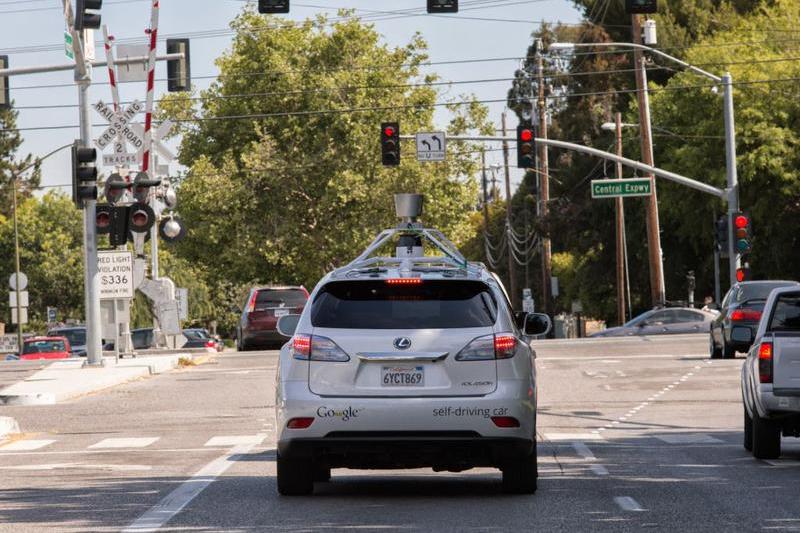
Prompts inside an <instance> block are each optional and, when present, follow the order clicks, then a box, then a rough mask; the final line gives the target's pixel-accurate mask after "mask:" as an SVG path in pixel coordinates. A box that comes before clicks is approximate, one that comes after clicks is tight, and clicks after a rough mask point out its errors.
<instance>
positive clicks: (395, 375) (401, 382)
mask: <svg viewBox="0 0 800 533" xmlns="http://www.w3.org/2000/svg"><path fill="white" fill-rule="evenodd" d="M381 384H382V385H383V386H384V387H422V386H423V385H424V384H425V367H422V366H385V367H383V371H382V372H381Z"/></svg>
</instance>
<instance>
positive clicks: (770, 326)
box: [742, 286, 800, 459]
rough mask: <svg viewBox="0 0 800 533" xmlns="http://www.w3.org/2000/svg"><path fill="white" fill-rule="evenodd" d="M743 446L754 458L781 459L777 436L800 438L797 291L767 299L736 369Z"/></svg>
mask: <svg viewBox="0 0 800 533" xmlns="http://www.w3.org/2000/svg"><path fill="white" fill-rule="evenodd" d="M742 400H743V401H744V447H745V448H746V449H747V450H751V451H752V452H753V455H754V456H755V457H757V458H759V459H777V458H778V457H780V455H781V436H786V437H800V288H798V287H796V286H795V287H782V288H779V289H775V290H773V291H772V292H771V293H770V295H769V297H768V298H767V303H766V304H765V306H764V312H763V314H762V315H761V321H760V322H759V324H758V330H757V331H756V337H755V341H754V342H753V346H752V347H751V348H750V351H749V352H748V353H747V360H746V361H745V363H744V366H743V367H742Z"/></svg>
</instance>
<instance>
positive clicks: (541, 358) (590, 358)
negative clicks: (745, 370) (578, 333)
mask: <svg viewBox="0 0 800 533" xmlns="http://www.w3.org/2000/svg"><path fill="white" fill-rule="evenodd" d="M700 356H706V357H708V354H699V353H690V354H684V355H675V354H674V353H669V354H642V355H640V354H636V355H626V356H625V360H626V361H627V360H629V359H676V360H678V361H681V360H683V359H684V358H695V357H700ZM605 359H608V357H607V356H602V355H598V356H587V357H575V356H560V357H559V356H556V357H548V356H546V355H537V356H536V360H537V361H603V360H605Z"/></svg>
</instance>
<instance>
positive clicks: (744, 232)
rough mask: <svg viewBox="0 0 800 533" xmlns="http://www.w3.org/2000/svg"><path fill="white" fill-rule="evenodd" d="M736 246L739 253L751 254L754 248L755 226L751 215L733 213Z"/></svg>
mask: <svg viewBox="0 0 800 533" xmlns="http://www.w3.org/2000/svg"><path fill="white" fill-rule="evenodd" d="M733 235H734V245H735V246H734V248H735V249H736V252H737V253H739V254H742V255H744V254H749V253H750V252H751V251H752V250H753V228H752V226H751V224H750V217H749V216H748V215H747V214H745V213H742V212H741V211H740V212H737V213H734V214H733Z"/></svg>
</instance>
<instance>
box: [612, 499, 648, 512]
mask: <svg viewBox="0 0 800 533" xmlns="http://www.w3.org/2000/svg"><path fill="white" fill-rule="evenodd" d="M614 503H616V504H617V505H619V507H620V509H622V510H623V511H644V509H643V508H642V506H641V505H639V503H638V502H637V501H636V500H634V499H633V498H631V497H630V496H616V497H614Z"/></svg>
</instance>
